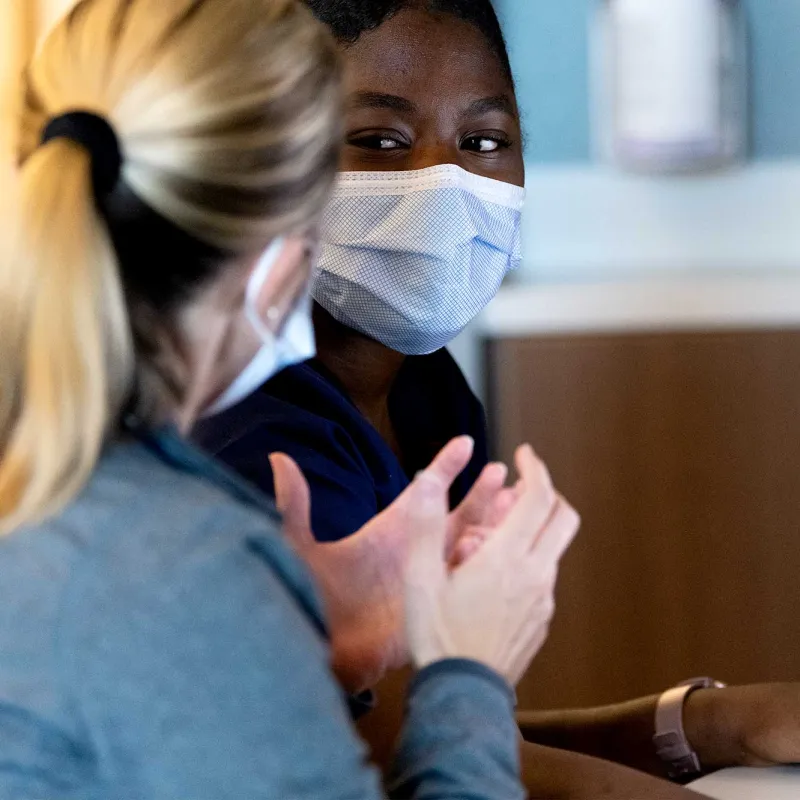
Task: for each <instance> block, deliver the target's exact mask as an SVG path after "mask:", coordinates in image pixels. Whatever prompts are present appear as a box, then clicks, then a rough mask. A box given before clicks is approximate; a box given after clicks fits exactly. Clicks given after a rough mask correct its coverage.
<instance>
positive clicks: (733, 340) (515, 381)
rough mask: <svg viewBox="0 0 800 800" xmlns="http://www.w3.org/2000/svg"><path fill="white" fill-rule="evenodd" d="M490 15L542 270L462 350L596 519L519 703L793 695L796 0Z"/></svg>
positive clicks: (799, 20)
mask: <svg viewBox="0 0 800 800" xmlns="http://www.w3.org/2000/svg"><path fill="white" fill-rule="evenodd" d="M679 7H680V8H679ZM498 10H499V11H500V12H501V14H502V17H503V19H504V22H505V27H506V30H507V34H508V38H509V43H510V46H511V50H512V55H513V61H514V65H515V68H516V78H517V82H518V91H519V98H520V103H521V105H522V108H523V114H524V120H525V128H526V132H527V144H526V152H527V180H528V191H529V199H528V205H527V212H526V213H527V216H526V220H525V234H524V241H525V261H524V264H523V267H522V268H521V270H520V272H519V273H517V274H516V275H515V276H514V278H513V281H512V282H511V283H510V284H508V285H507V286H506V287H505V288H504V289H503V290H502V293H501V296H500V297H499V298H498V299H497V300H496V301H495V302H494V303H493V304H492V306H491V307H490V308H489V310H488V311H487V312H486V314H485V316H484V318H483V319H482V320H481V321H480V322H479V323H478V324H477V325H476V326H475V328H474V329H473V330H472V331H471V332H469V333H468V334H467V335H466V336H464V337H463V338H462V339H461V341H460V342H459V343H458V346H457V350H458V353H459V357H460V359H461V361H462V363H463V364H464V365H465V367H466V369H467V370H468V372H469V374H470V375H471V377H472V379H473V383H474V385H475V386H476V388H477V389H478V390H479V391H480V392H482V393H483V394H484V397H485V399H487V401H488V407H489V418H490V426H491V428H492V434H493V439H494V442H495V445H496V451H497V453H496V454H497V455H498V456H500V457H502V458H504V459H507V458H509V457H510V455H511V453H512V450H513V447H514V445H515V444H516V443H517V442H519V441H521V440H529V441H531V442H533V444H534V445H535V446H536V447H537V449H538V450H539V451H540V452H541V454H542V455H543V456H544V457H545V459H546V460H547V462H548V463H549V464H550V466H551V469H552V472H553V474H554V476H555V478H556V482H557V484H558V485H559V486H560V487H561V488H562V489H563V491H564V493H565V494H566V495H567V496H568V497H569V498H570V500H571V501H572V502H573V503H574V504H575V505H576V507H577V508H578V509H579V510H580V511H581V512H582V515H583V519H584V527H583V532H582V534H581V536H580V537H579V540H578V542H577V543H576V545H575V546H574V548H573V550H572V552H571V553H570V554H569V555H568V557H567V559H566V561H565V563H564V568H563V575H562V579H561V584H560V589H559V603H558V612H557V618H556V622H555V625H554V628H553V633H552V636H551V639H550V641H549V643H548V645H547V647H546V650H545V653H544V654H543V657H542V658H540V659H538V660H537V662H536V664H535V665H534V667H533V670H532V673H531V674H530V675H529V677H528V679H527V681H526V683H525V684H524V686H523V687H522V692H521V702H522V704H523V706H530V707H532V706H537V707H543V706H564V705H570V704H578V705H583V704H594V703H604V702H611V701H616V700H622V699H624V698H627V697H631V696H634V695H636V694H639V693H641V694H644V693H649V692H657V691H660V690H661V689H662V688H663V687H664V686H667V685H671V684H673V683H675V682H677V681H679V680H682V679H685V678H688V677H690V676H692V675H696V674H701V675H706V674H711V675H714V676H715V677H718V678H719V679H720V680H727V681H731V682H735V681H762V680H798V679H800V413H799V412H800V47H798V36H799V35H800V2H798V0H742V2H731V0H708V2H706V0H689V3H686V2H684V0H680V2H673V3H672V7H670V0H561V2H554V0H498ZM598 15H600V16H598ZM565 666H566V668H565Z"/></svg>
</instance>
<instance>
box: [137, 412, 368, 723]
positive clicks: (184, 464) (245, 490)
mask: <svg viewBox="0 0 800 800" xmlns="http://www.w3.org/2000/svg"><path fill="white" fill-rule="evenodd" d="M123 427H124V429H125V430H126V431H127V432H128V433H129V434H131V435H132V436H133V437H134V438H136V439H137V440H138V441H139V442H141V443H142V445H144V446H145V447H146V448H147V449H148V450H149V451H150V452H151V453H153V454H154V455H155V456H156V457H157V458H158V459H159V460H160V461H162V462H164V463H165V464H167V465H168V466H170V467H172V468H173V469H176V470H178V471H179V472H184V473H187V474H189V475H194V476H196V477H198V478H202V479H203V480H206V481H208V482H209V483H211V484H213V485H214V486H216V487H217V488H218V489H221V490H222V491H224V492H225V493H226V494H227V495H229V496H230V497H233V498H234V499H236V500H238V501H239V502H241V503H244V504H245V505H247V506H251V507H254V508H256V509H258V510H259V511H261V512H262V513H264V514H266V515H267V516H268V517H269V518H270V519H271V520H272V521H274V522H275V523H276V524H278V525H280V524H281V517H280V514H278V511H277V509H276V508H275V503H274V502H273V501H272V499H271V498H270V497H268V496H267V495H266V494H264V493H263V492H261V491H260V490H259V489H257V488H256V487H255V486H252V485H251V484H249V483H248V482H247V481H245V480H243V479H242V478H240V477H239V476H238V475H237V474H236V473H235V472H232V471H231V470H229V469H228V468H227V467H225V466H224V465H223V464H221V463H220V462H219V461H217V460H216V459H215V458H212V457H211V456H208V455H206V454H205V453H204V452H203V451H202V450H199V449H198V448H196V447H193V446H192V445H191V444H189V443H188V442H187V441H186V440H185V439H184V438H183V437H182V436H181V435H180V434H179V433H178V430H177V428H175V427H174V426H172V425H164V426H161V427H159V428H156V429H150V428H148V427H146V426H145V425H143V424H141V423H140V422H139V421H138V420H137V419H136V417H135V416H133V415H128V416H127V417H126V418H125V421H124V423H123ZM253 544H256V543H255V542H253ZM314 594H315V596H316V592H315V593H314ZM306 611H307V612H308V613H309V615H310V617H311V620H312V622H313V623H314V625H315V626H316V628H317V630H318V631H319V633H321V634H322V636H323V637H324V639H325V640H326V641H330V632H329V630H328V628H327V625H326V623H325V621H324V619H323V616H322V614H321V611H320V608H319V607H318V606H317V605H316V604H314V605H306ZM346 700H347V705H348V707H349V709H350V714H351V716H352V717H353V719H359V718H360V717H362V716H364V714H366V713H368V712H369V711H372V709H374V708H375V705H376V698H375V694H374V692H371V691H366V692H362V693H361V694H359V695H356V696H353V695H347V696H346Z"/></svg>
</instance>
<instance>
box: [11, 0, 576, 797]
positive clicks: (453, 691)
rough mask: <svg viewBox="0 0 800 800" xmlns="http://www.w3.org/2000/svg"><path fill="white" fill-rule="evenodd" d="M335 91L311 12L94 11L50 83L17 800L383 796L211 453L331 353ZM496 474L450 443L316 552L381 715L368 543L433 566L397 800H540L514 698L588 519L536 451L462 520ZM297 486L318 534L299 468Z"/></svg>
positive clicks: (115, 5)
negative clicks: (358, 635) (326, 300)
mask: <svg viewBox="0 0 800 800" xmlns="http://www.w3.org/2000/svg"><path fill="white" fill-rule="evenodd" d="M338 73H339V70H338V62H337V56H336V50H335V47H334V45H333V44H332V42H331V41H330V40H329V38H328V34H327V33H325V32H324V30H323V29H322V28H321V27H320V26H318V24H317V23H315V22H314V21H313V20H312V19H311V17H310V15H309V13H308V12H307V11H305V10H304V9H303V8H302V7H301V6H300V5H299V4H298V3H296V2H294V0H171V2H163V0H83V2H82V3H80V4H79V5H78V6H77V7H76V8H75V10H74V11H73V12H72V13H71V14H70V15H69V16H68V17H67V18H66V19H65V20H64V21H63V22H62V23H61V24H60V25H59V26H58V27H57V29H56V30H55V31H54V33H53V34H52V35H51V36H50V38H49V39H48V40H47V42H46V43H45V45H44V47H43V48H42V49H41V51H40V52H39V54H38V55H37V57H36V58H35V60H34V61H33V63H32V64H31V65H30V68H29V70H28V74H27V93H26V104H25V112H24V115H25V118H24V123H25V135H24V137H23V152H22V154H21V188H20V191H21V196H20V198H19V199H18V212H19V213H18V215H17V216H16V218H15V219H14V221H13V224H10V225H9V224H7V222H6V221H4V223H3V224H4V225H6V228H5V229H4V230H3V231H2V237H3V239H4V240H8V239H12V238H13V252H12V254H11V255H10V257H8V258H6V259H4V260H3V263H2V273H0V533H1V534H2V536H0V798H2V800H12V799H13V800H33V798H38V799H39V800H41V798H47V799H48V800H59V799H63V798H81V800H87V799H88V798H106V799H107V800H110V799H111V798H114V800H123V799H124V800H133V799H134V798H147V800H212V798H213V800H221V798H234V799H235V800H245V798H256V797H258V798H274V800H290V799H291V800H303V799H304V798H320V799H321V800H326V799H327V798H331V800H333V798H345V797H347V798H351V799H352V800H367V799H368V798H369V799H372V798H378V797H379V796H382V793H383V789H382V787H381V785H380V781H379V778H378V776H377V773H376V772H375V771H373V770H372V769H370V768H368V767H367V766H366V765H365V763H364V750H363V747H362V746H361V744H360V742H359V741H358V739H357V737H356V735H355V733H354V731H353V729H352V726H351V723H350V720H349V715H348V712H347V706H346V704H345V702H344V701H343V697H344V695H343V693H342V692H341V689H340V688H339V687H338V685H337V683H336V682H335V680H334V678H333V676H332V674H331V672H330V670H329V667H328V662H329V656H328V646H327V642H326V639H327V634H326V630H327V629H326V623H325V622H324V620H323V616H322V614H321V611H320V602H319V600H318V599H317V595H316V593H315V591H314V588H313V585H312V582H311V580H310V578H309V573H307V572H306V568H305V566H304V565H303V564H302V563H301V562H300V561H299V560H298V558H297V557H296V556H295V555H294V554H293V552H292V551H290V550H289V549H288V547H287V546H286V545H285V544H284V543H283V541H282V540H281V538H280V536H279V524H280V523H279V520H278V517H277V514H276V513H275V510H274V508H273V507H272V505H271V503H270V502H269V501H268V500H266V499H265V498H264V497H262V496H261V495H259V494H258V493H256V492H254V491H253V490H251V489H248V488H247V487H246V486H244V485H243V484H240V483H239V482H238V481H237V480H236V479H235V478H234V477H232V476H231V475H230V474H229V473H227V472H226V471H224V470H223V469H222V468H220V467H217V466H215V465H214V464H213V463H211V462H209V461H208V460H206V459H205V458H204V457H203V456H202V455H201V454H199V453H198V452H196V451H194V450H192V449H191V448H190V447H189V446H188V445H187V444H186V443H185V442H184V440H183V432H185V431H186V430H188V429H189V427H190V426H191V425H192V424H193V422H194V421H195V420H196V419H197V418H198V416H200V415H202V414H204V413H207V412H208V411H209V410H210V409H212V408H214V407H219V406H220V405H225V404H226V403H230V402H235V401H236V399H237V398H241V397H243V396H246V395H247V392H248V391H250V389H251V388H254V387H255V386H258V385H260V383H261V382H263V380H265V379H266V376H268V375H269V374H270V373H272V372H274V371H275V370H276V369H277V368H278V367H279V366H280V365H281V364H285V363H290V362H291V361H293V360H294V359H296V358H302V357H303V356H305V355H306V354H307V352H308V350H309V349H310V342H311V340H310V336H309V331H310V321H309V318H308V313H309V312H308V301H307V296H306V282H307V278H308V271H309V261H310V258H309V254H310V253H312V252H313V250H314V241H313V236H312V235H311V232H312V231H313V230H314V228H315V226H316V223H317V218H318V216H319V213H320V210H321V208H322V207H323V205H324V203H325V201H326V198H327V197H328V193H329V189H330V187H331V184H332V181H333V179H334V173H335V169H336V161H337V147H336V143H337V142H338V140H339V108H338V106H339V93H340V90H339V78H338ZM470 450H471V444H470V442H469V440H468V439H464V438H462V439H458V440H455V441H454V442H452V443H451V444H450V445H448V447H447V448H445V450H444V451H443V452H442V453H441V454H440V456H439V457H438V458H437V459H436V460H435V462H434V463H433V464H432V465H431V467H430V468H429V469H427V470H425V471H424V472H422V473H421V474H420V476H419V477H418V478H417V480H415V481H414V482H413V484H412V485H411V486H410V488H409V490H408V492H407V493H406V494H405V495H404V496H403V497H401V498H400V500H399V501H398V503H396V504H395V505H394V506H392V507H390V508H389V509H388V510H387V511H386V512H385V513H384V514H382V515H381V516H379V517H377V518H375V519H374V520H372V521H371V522H370V523H368V524H367V526H366V527H365V528H364V529H363V530H362V531H361V532H360V534H359V535H356V536H355V537H353V539H352V541H353V542H355V543H356V544H355V547H351V546H349V545H347V546H345V549H342V548H338V549H337V548H334V549H332V550H329V551H325V552H324V553H323V552H321V551H319V550H316V549H315V550H314V553H313V564H312V567H313V569H314V571H315V573H316V574H317V575H318V576H320V577H321V578H322V579H323V585H322V589H323V591H324V593H325V597H326V600H327V605H328V608H329V611H330V619H331V624H332V635H333V651H334V666H335V667H336V668H337V672H338V674H339V676H340V677H341V678H342V679H343V680H345V682H346V684H347V686H348V687H349V688H351V689H358V688H360V686H362V685H365V684H366V683H369V682H370V681H371V680H372V676H371V675H367V674H365V668H364V667H363V666H362V665H360V664H358V663H355V662H352V661H349V660H348V653H350V652H363V647H362V643H360V642H356V643H352V642H349V640H348V624H349V621H350V620H351V617H352V614H351V613H350V612H351V610H352V608H353V607H354V604H353V597H354V595H360V596H361V597H362V598H363V597H364V596H365V594H364V593H367V592H370V591H376V590H379V589H380V585H381V581H382V580H384V578H383V577H382V576H381V574H380V572H381V570H375V569H374V566H375V565H374V564H373V563H372V562H371V561H370V555H369V553H370V550H371V549H373V550H374V549H376V548H370V547H369V543H370V542H371V541H373V540H374V539H375V538H377V537H382V536H393V537H397V536H398V535H403V536H405V537H406V539H407V542H408V546H407V548H406V551H405V552H406V556H407V557H406V558H404V559H403V560H402V562H401V563H398V569H399V570H401V572H402V575H401V577H402V579H403V582H404V583H405V584H406V586H407V587H408V588H407V592H406V601H405V602H406V612H407V614H406V616H407V627H408V641H409V647H410V650H411V657H412V659H413V661H414V663H415V664H416V666H417V668H418V670H419V671H418V674H417V677H416V680H415V682H414V684H413V686H412V688H411V689H410V693H409V699H408V716H407V720H406V723H405V726H404V731H403V734H402V737H401V739H400V743H399V747H398V751H397V754H396V758H395V773H394V774H395V777H394V779H393V784H392V789H391V791H392V792H393V794H395V795H396V796H398V797H403V798H412V797H419V798H421V797H425V798H429V799H433V798H445V797H447V798H451V797H455V796H458V797H462V796H469V797H471V798H480V799H482V798H488V799H489V800H492V799H493V798H497V800H510V798H514V797H520V796H521V795H522V789H521V786H520V782H519V777H518V764H517V758H518V757H517V732H516V728H515V725H514V719H513V705H514V703H513V691H512V689H511V685H513V683H514V682H515V681H516V680H517V679H518V678H519V676H520V674H521V673H522V671H523V670H524V669H525V668H526V666H527V665H528V663H529V662H530V660H531V659H532V658H533V656H534V655H535V653H536V652H537V651H538V649H539V648H540V646H541V644H542V642H543V640H544V638H545V636H546V630H547V624H548V621H549V619H550V616H551V614H552V603H553V601H552V592H553V584H554V580H555V575H556V568H557V563H558V560H559V558H560V556H561V554H562V553H563V551H564V549H565V547H566V546H567V545H568V543H569V541H570V540H571V538H572V536H573V535H574V532H575V528H576V526H577V520H576V517H575V514H574V512H572V511H571V509H569V507H568V506H567V505H566V504H565V503H564V502H563V501H562V500H561V499H560V498H559V497H558V495H557V494H556V493H555V491H554V490H553V488H552V485H551V484H550V482H549V478H548V477H547V473H546V471H545V470H544V468H543V466H542V465H541V463H540V462H539V461H538V460H537V459H536V457H535V456H534V455H533V453H532V452H531V451H530V449H529V448H523V449H521V450H520V452H519V456H518V468H519V471H520V473H521V478H520V482H519V483H518V485H517V486H516V487H514V488H513V489H499V488H497V489H496V490H492V491H489V490H488V488H487V487H488V483H484V484H483V488H482V490H481V491H479V492H478V493H476V494H473V495H472V496H471V497H470V498H468V499H467V501H465V505H464V506H463V507H462V509H460V512H459V513H457V514H453V515H449V516H448V514H447V510H446V492H447V489H448V487H449V485H450V483H451V482H452V480H453V479H454V477H455V475H456V474H457V473H458V472H459V471H460V469H461V468H463V466H464V465H465V464H466V462H467V461H468V459H469V457H470ZM276 483H277V488H278V494H279V496H280V497H281V498H282V501H281V504H282V507H283V510H285V512H286V524H287V526H288V527H289V528H292V527H293V526H294V528H295V529H296V530H299V529H302V527H303V525H304V524H305V520H306V518H307V508H306V507H305V503H306V501H307V491H308V487H307V486H306V485H305V483H304V481H303V479H302V477H301V476H300V475H299V473H298V471H297V468H296V467H295V465H294V463H293V462H291V461H290V460H289V459H287V458H285V457H284V458H280V457H278V459H277V460H276ZM479 488H480V487H479ZM532 520H533V523H532ZM296 530H295V533H294V535H295V536H296V535H297V533H296ZM476 545H481V546H476ZM470 554H471V557H470ZM310 560H311V559H310ZM326 564H328V565H330V564H334V568H330V569H326ZM376 587H377V589H376ZM353 630H355V629H353ZM348 648H351V649H348Z"/></svg>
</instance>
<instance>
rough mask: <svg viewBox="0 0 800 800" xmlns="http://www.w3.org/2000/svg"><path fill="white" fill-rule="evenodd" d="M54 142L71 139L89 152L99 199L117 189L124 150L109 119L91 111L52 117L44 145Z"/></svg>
mask: <svg viewBox="0 0 800 800" xmlns="http://www.w3.org/2000/svg"><path fill="white" fill-rule="evenodd" d="M53 139H70V140H72V141H73V142H76V143H77V144H79V145H82V146H83V147H85V148H86V149H87V150H88V151H89V155H90V156H91V159H92V183H93V186H94V192H95V195H96V197H98V198H102V197H105V196H107V195H108V194H109V193H110V192H111V190H112V189H113V188H114V187H115V186H116V185H117V182H118V181H119V178H120V174H121V173H122V148H121V146H120V143H119V137H118V136H117V134H116V132H115V131H114V129H113V128H112V127H111V123H109V121H108V120H107V119H105V118H104V117H101V116H98V115H97V114H93V113H91V112H88V111H70V112H69V113H67V114H62V115H60V116H58V117H53V119H51V120H50V122H48V123H47V126H46V127H45V129H44V133H43V134H42V144H43V145H44V144H47V142H49V141H52V140H53Z"/></svg>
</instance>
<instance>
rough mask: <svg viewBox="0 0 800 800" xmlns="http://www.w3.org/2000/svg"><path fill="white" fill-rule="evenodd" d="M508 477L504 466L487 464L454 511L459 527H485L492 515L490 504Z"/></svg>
mask: <svg viewBox="0 0 800 800" xmlns="http://www.w3.org/2000/svg"><path fill="white" fill-rule="evenodd" d="M507 477H508V467H506V465H505V464H487V465H486V466H485V467H484V468H483V471H482V472H481V474H480V476H479V477H478V480H477V481H475V484H474V485H473V487H472V489H470V491H469V494H468V495H467V496H466V497H465V498H464V501H463V502H462V503H461V505H459V507H458V508H457V509H456V513H457V514H458V517H459V522H460V524H461V525H464V526H466V525H485V524H486V523H487V521H488V519H489V517H490V515H491V513H492V504H493V501H494V499H495V497H496V496H497V493H498V492H499V491H500V490H501V489H502V488H503V486H504V485H505V482H506V478H507Z"/></svg>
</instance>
